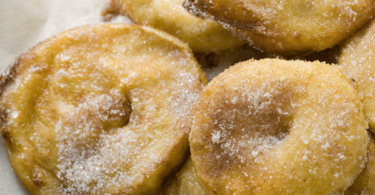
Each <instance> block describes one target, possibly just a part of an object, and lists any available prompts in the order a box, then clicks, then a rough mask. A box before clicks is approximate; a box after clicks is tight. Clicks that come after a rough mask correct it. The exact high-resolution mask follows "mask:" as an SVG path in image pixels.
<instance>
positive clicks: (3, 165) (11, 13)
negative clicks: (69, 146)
mask: <svg viewBox="0 0 375 195" xmlns="http://www.w3.org/2000/svg"><path fill="white" fill-rule="evenodd" d="M107 3H108V2H107V0H0V72H3V71H4V70H5V69H6V68H7V67H8V65H9V64H10V63H11V62H12V61H13V60H14V58H15V57H16V56H18V55H19V54H21V53H22V52H25V51H26V50H27V49H28V48H31V47H33V46H34V45H36V44H37V43H39V42H41V41H43V40H45V39H47V38H49V37H51V36H53V35H56V34H58V33H59V32H61V31H63V30H66V29H69V28H73V27H77V26H81V25H85V24H94V23H102V22H103V19H102V17H101V16H100V12H101V10H102V9H104V8H105V7H106V5H107ZM111 22H120V23H131V20H130V19H129V18H126V17H116V18H113V19H112V20H111ZM0 137H1V136H0ZM26 194H28V192H27V191H26V190H25V189H24V187H23V185H22V183H21V182H20V181H19V179H18V178H17V176H16V174H15V173H14V172H13V170H12V168H11V166H10V165H9V161H8V157H7V154H6V151H5V148H4V140H3V138H2V137H1V138H0V195H26Z"/></svg>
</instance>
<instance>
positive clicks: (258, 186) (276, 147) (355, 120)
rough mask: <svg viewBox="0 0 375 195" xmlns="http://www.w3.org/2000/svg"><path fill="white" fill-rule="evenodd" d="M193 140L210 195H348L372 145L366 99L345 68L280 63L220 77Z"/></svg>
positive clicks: (206, 94)
mask: <svg viewBox="0 0 375 195" xmlns="http://www.w3.org/2000/svg"><path fill="white" fill-rule="evenodd" d="M189 139H190V140H189V141H190V149H191V154H192V160H193V164H194V167H195V170H196V172H197V175H198V177H199V179H200V181H201V183H200V184H201V185H202V187H204V189H205V191H206V192H209V193H210V194H267V195H269V194H335V193H337V194H340V193H343V192H344V191H345V190H346V188H347V187H348V186H350V185H351V184H352V183H353V181H354V179H355V178H356V177H357V176H358V174H359V173H360V171H361V170H362V168H363V165H364V163H365V156H366V148H367V143H368V136H367V132H366V124H365V120H364V116H363V113H362V110H361V103H360V101H359V98H358V95H357V93H356V91H355V90H354V89H353V87H352V86H351V85H350V82H349V81H348V80H346V78H345V76H344V75H343V74H342V73H341V72H340V70H339V69H338V68H335V67H332V66H329V65H326V64H321V63H318V62H313V63H309V62H303V61H284V60H278V59H273V60H271V59H265V60H259V61H256V60H250V61H246V62H242V63H239V64H237V65H235V66H233V67H231V68H229V69H228V70H226V71H225V72H224V73H222V74H221V75H219V76H218V77H216V78H215V79H213V80H212V81H211V82H210V83H209V84H208V86H207V87H205V89H204V91H203V93H202V95H201V97H200V101H199V110H198V111H197V113H196V115H195V120H194V125H193V127H192V130H191V132H190V138H189Z"/></svg>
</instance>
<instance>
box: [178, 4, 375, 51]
mask: <svg viewBox="0 0 375 195" xmlns="http://www.w3.org/2000/svg"><path fill="white" fill-rule="evenodd" d="M184 7H185V8H186V9H187V10H188V11H189V12H190V13H191V14H193V15H196V16H199V17H201V18H212V19H214V20H215V21H218V22H220V23H221V24H223V26H224V27H225V28H227V29H228V30H230V31H232V32H233V33H234V34H236V35H237V36H238V37H240V38H242V39H245V40H247V41H248V42H250V43H251V44H252V45H254V46H255V47H256V48H259V49H260V50H262V51H265V52H269V53H274V54H280V55H283V56H292V55H301V56H303V55H307V54H309V53H312V52H314V51H322V50H325V49H327V48H331V47H333V46H335V45H336V44H338V43H339V42H341V41H343V40H344V39H346V38H348V37H349V36H350V35H352V34H353V33H354V32H355V31H357V30H358V29H359V28H360V27H362V26H363V25H364V24H365V23H366V22H367V21H369V19H370V18H372V17H373V15H374V10H375V1H374V0H329V1H320V0H309V1H306V0H284V1H279V0H277V1H269V0H253V1H248V0H185V1H184Z"/></svg>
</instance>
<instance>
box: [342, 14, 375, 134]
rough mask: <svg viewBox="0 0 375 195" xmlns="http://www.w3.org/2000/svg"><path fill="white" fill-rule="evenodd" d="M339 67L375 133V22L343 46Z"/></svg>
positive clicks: (371, 129)
mask: <svg viewBox="0 0 375 195" xmlns="http://www.w3.org/2000/svg"><path fill="white" fill-rule="evenodd" d="M338 65H340V68H341V69H342V71H343V73H344V74H345V75H346V77H347V78H348V79H349V80H350V81H351V82H352V85H353V86H354V88H355V89H356V90H357V91H358V94H359V97H360V98H361V101H362V104H363V112H364V114H365V117H366V120H367V121H368V123H369V128H370V131H372V132H373V133H375V83H374V82H375V20H373V21H371V23H370V24H368V25H367V26H366V27H365V28H363V29H361V30H360V31H358V32H357V33H356V34H355V35H354V36H353V37H351V38H350V39H348V40H347V41H346V42H345V43H344V44H343V45H342V47H341V51H340V54H339V58H338Z"/></svg>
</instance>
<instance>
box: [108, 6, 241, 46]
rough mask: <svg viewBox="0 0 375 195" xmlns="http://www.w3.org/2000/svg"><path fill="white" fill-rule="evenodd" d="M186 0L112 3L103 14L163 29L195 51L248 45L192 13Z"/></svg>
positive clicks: (217, 25) (216, 24)
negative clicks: (184, 2)
mask: <svg viewBox="0 0 375 195" xmlns="http://www.w3.org/2000/svg"><path fill="white" fill-rule="evenodd" d="M182 1H183V0H142V1H139V0H111V1H110V5H109V7H108V8H107V9H106V10H105V11H104V14H123V15H128V16H130V17H131V18H132V19H133V20H134V21H135V22H136V23H137V24H142V25H148V26H152V27H154V28H158V29H161V30H163V31H165V32H168V33H170V34H171V35H174V36H176V37H177V38H179V39H181V40H182V41H184V42H186V43H188V44H189V46H190V47H191V48H192V50H193V51H194V52H203V53H209V52H212V51H219V50H225V49H231V48H234V47H237V46H240V45H243V44H245V42H244V41H240V40H239V39H238V38H237V37H235V36H233V35H232V33H231V32H230V31H228V30H226V29H224V28H223V27H222V26H221V25H220V24H219V23H217V22H215V21H211V20H203V19H200V18H196V17H194V16H192V15H191V14H189V12H187V11H186V10H185V9H184V8H183V7H182Z"/></svg>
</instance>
